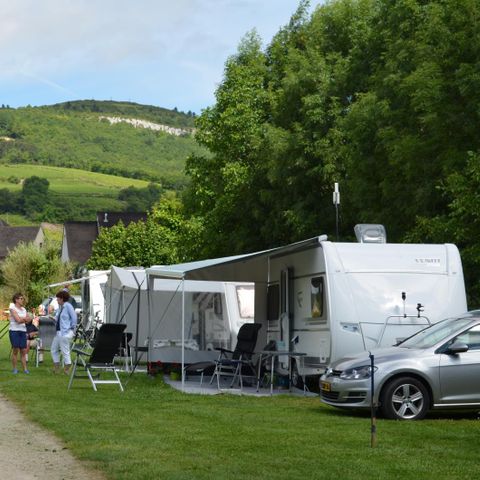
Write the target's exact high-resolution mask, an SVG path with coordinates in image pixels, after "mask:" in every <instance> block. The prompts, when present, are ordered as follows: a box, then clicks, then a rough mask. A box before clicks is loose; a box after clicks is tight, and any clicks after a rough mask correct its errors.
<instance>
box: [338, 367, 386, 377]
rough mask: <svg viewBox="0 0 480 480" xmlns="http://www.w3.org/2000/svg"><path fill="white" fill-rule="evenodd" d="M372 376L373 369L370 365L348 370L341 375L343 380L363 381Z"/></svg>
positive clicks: (375, 368)
mask: <svg viewBox="0 0 480 480" xmlns="http://www.w3.org/2000/svg"><path fill="white" fill-rule="evenodd" d="M373 371H374V372H376V371H377V367H373ZM371 375H372V367H371V366H370V365H362V366H361V367H355V368H347V370H344V371H343V372H342V373H341V374H340V378H341V379H342V380H362V379H364V378H370V377H371Z"/></svg>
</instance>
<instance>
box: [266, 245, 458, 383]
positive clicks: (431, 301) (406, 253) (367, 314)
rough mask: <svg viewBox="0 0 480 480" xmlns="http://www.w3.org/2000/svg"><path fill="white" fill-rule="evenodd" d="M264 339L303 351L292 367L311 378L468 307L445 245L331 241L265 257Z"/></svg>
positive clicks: (454, 255) (453, 255)
mask: <svg viewBox="0 0 480 480" xmlns="http://www.w3.org/2000/svg"><path fill="white" fill-rule="evenodd" d="M264 298H265V301H266V306H265V310H266V319H267V320H266V326H267V340H276V341H278V342H280V344H281V345H282V346H284V347H285V348H286V349H289V348H290V349H293V350H295V351H298V352H304V353H306V355H305V356H303V357H297V358H298V364H295V365H294V371H296V372H298V373H299V374H300V375H301V376H305V375H318V374H320V373H322V372H323V370H324V368H325V366H326V365H327V364H328V363H330V362H332V361H334V360H336V359H339V358H341V357H344V356H346V355H350V354H353V353H357V352H359V351H362V350H369V349H371V348H374V347H381V346H389V345H393V344H395V343H397V342H398V341H399V340H400V339H402V338H406V337H407V336H410V335H412V334H413V333H415V332H416V331H418V330H419V329H421V328H424V327H425V326H427V325H428V324H430V323H435V322H437V321H439V320H441V319H442V318H445V317H450V316H453V315H457V314H459V313H462V312H465V311H466V310H467V302H466V295H465V286H464V280H463V272H462V264H461V260H460V255H459V252H458V249H457V248H456V247H455V246H454V245H451V244H446V245H423V244H422V245H419V244H388V243H333V242H329V241H326V240H322V238H321V237H320V238H319V242H318V244H317V245H316V246H315V247H314V248H310V249H299V250H298V251H295V250H293V251H287V252H285V253H282V252H281V251H279V252H278V253H277V254H276V255H272V256H270V261H269V280H268V287H267V293H266V295H264Z"/></svg>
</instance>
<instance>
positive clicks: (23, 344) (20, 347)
mask: <svg viewBox="0 0 480 480" xmlns="http://www.w3.org/2000/svg"><path fill="white" fill-rule="evenodd" d="M24 304H25V297H24V296H23V295H22V294H21V293H16V294H15V295H14V296H13V298H12V303H11V304H10V307H9V310H10V317H9V319H10V331H9V332H8V333H9V335H10V343H11V344H12V367H13V370H12V372H13V373H14V374H17V373H18V369H17V361H18V358H17V357H18V354H19V353H20V361H21V362H22V367H23V372H24V373H30V372H29V371H28V369H27V362H26V360H25V354H26V353H27V326H26V324H27V323H30V322H31V321H32V318H31V317H30V316H29V315H28V313H27V310H26V309H25V307H24Z"/></svg>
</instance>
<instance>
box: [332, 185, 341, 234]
mask: <svg viewBox="0 0 480 480" xmlns="http://www.w3.org/2000/svg"><path fill="white" fill-rule="evenodd" d="M333 204H334V205H335V233H336V240H337V242H338V223H339V222H338V206H339V205H340V190H339V189H338V182H335V184H334V190H333Z"/></svg>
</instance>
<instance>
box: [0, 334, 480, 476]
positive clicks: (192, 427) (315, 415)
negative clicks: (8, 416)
mask: <svg viewBox="0 0 480 480" xmlns="http://www.w3.org/2000/svg"><path fill="white" fill-rule="evenodd" d="M8 351H9V347H8V345H7V341H6V337H5V338H4V339H3V340H2V344H1V345H0V353H1V360H0V391H1V392H2V393H3V394H4V395H7V396H8V397H9V398H10V399H12V400H13V401H14V402H15V403H16V404H17V405H19V406H20V408H21V409H22V410H23V411H24V412H25V413H26V414H27V416H29V417H30V418H31V419H34V420H35V421H36V422H38V423H39V424H41V425H43V426H44V427H46V428H48V429H49V430H51V431H53V432H55V433H56V434H57V435H58V436H59V437H60V438H62V439H63V440H64V442H65V443H66V445H67V446H68V447H69V448H70V449H71V451H72V452H73V453H74V454H75V455H76V456H77V457H79V458H81V459H85V460H89V461H93V462H94V463H95V464H96V465H97V466H98V468H100V469H102V470H103V471H104V472H105V473H106V475H107V476H108V478H111V479H153V478H158V479H162V478H165V479H185V480H186V479H205V480H206V479H235V480H247V479H267V480H269V479H288V480H291V479H299V480H305V479H335V480H340V479H349V478H355V479H384V478H392V479H393V478H399V477H403V478H416V479H430V478H431V479H438V478H447V476H453V475H455V477H456V478H476V477H478V475H480V464H479V463H478V461H477V455H478V447H479V445H480V439H479V435H478V429H479V423H478V420H477V417H476V414H472V413H461V414H435V415H432V416H430V417H429V418H428V419H427V420H425V421H422V422H412V423H408V422H393V421H385V420H379V421H378V422H377V431H378V444H377V447H376V448H375V449H372V448H371V447H370V419H369V416H368V414H358V413H357V414H351V413H347V412H342V411H339V410H335V409H333V408H329V407H326V406H324V405H321V403H320V401H319V399H318V398H307V397H289V396H286V395H285V396H279V397H263V398H253V397H239V396H231V395H217V396H200V395H187V394H182V393H180V392H177V391H174V390H172V389H170V388H169V387H168V386H166V385H165V384H164V383H163V382H162V380H161V379H160V378H156V379H154V380H151V379H149V378H148V377H147V376H146V375H145V374H140V373H139V374H136V375H135V376H134V377H133V379H132V380H131V381H130V383H129V384H128V385H127V388H126V391H125V392H124V393H123V394H122V393H120V392H119V391H118V389H117V388H116V387H114V386H109V385H104V386H102V385H100V386H99V391H98V392H97V393H95V392H94V391H93V390H92V388H91V387H90V385H89V384H88V383H87V381H86V380H82V379H77V380H75V382H74V385H73V388H72V390H71V391H70V392H67V390H66V387H67V378H66V377H64V376H54V375H52V374H50V373H49V369H48V367H49V366H50V362H47V364H45V365H42V366H41V367H40V368H38V369H36V368H32V369H31V370H32V373H31V375H30V376H29V377H27V376H24V375H18V376H13V375H11V373H10V365H9V362H8V360H7V357H8ZM27 431H28V430H27Z"/></svg>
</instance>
